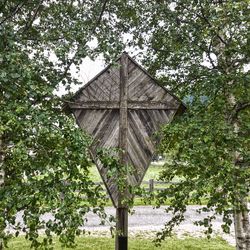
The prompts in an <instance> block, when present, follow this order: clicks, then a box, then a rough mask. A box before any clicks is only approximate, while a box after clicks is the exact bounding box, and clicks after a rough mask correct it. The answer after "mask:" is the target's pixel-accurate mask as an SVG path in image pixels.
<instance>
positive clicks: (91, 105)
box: [68, 101, 120, 109]
mask: <svg viewBox="0 0 250 250" xmlns="http://www.w3.org/2000/svg"><path fill="white" fill-rule="evenodd" d="M68 105H69V107H70V108H71V109H119V108H120V104H119V102H116V101H86V102H81V103H68Z"/></svg>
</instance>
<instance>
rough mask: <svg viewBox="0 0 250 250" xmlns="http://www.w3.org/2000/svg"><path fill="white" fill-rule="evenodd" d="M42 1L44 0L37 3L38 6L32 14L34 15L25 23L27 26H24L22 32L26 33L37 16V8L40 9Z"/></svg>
mask: <svg viewBox="0 0 250 250" xmlns="http://www.w3.org/2000/svg"><path fill="white" fill-rule="evenodd" d="M43 1H44V0H40V2H39V3H38V5H37V7H36V9H35V13H34V15H33V16H32V18H31V20H30V22H27V24H26V26H25V28H24V31H27V30H28V29H29V28H30V27H31V26H32V24H33V22H34V21H35V19H36V16H37V14H38V11H39V8H40V6H41V4H42V3H43Z"/></svg>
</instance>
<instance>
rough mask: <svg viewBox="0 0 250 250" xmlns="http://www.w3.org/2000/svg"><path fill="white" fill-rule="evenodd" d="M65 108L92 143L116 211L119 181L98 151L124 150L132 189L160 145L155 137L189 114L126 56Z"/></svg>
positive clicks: (111, 66) (86, 86)
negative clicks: (183, 115)
mask: <svg viewBox="0 0 250 250" xmlns="http://www.w3.org/2000/svg"><path fill="white" fill-rule="evenodd" d="M124 91H125V92H124ZM67 106H68V108H69V109H70V110H71V112H73V114H74V116H75V118H76V121H77V123H78V125H79V126H80V127H81V128H82V129H83V130H85V131H86V132H87V133H89V134H90V135H91V136H92V137H93V139H94V142H93V146H92V149H91V153H92V156H93V160H94V161H95V163H96V165H97V168H98V170H99V172H100V175H101V176H102V179H103V181H104V183H105V186H106V188H107V191H108V193H109V195H110V197H111V199H112V201H113V204H114V206H115V207H117V206H118V199H119V192H118V188H117V184H116V181H115V178H116V177H115V176H113V177H109V175H108V174H107V171H108V170H107V168H105V167H103V166H102V164H101V163H100V162H98V161H97V160H96V152H97V149H98V148H119V147H120V146H122V148H123V149H124V147H126V148H125V149H126V150H125V151H126V152H125V154H126V155H125V156H124V157H125V158H124V159H125V160H124V161H125V162H126V163H127V164H128V165H129V166H130V167H131V168H132V171H129V173H128V178H127V181H128V185H131V186H137V185H140V183H141V182H142V179H143V177H144V175H145V173H146V171H147V169H148V166H149V164H150V162H151V160H152V157H153V155H154V152H155V149H156V145H157V143H158V142H159V137H158V138H157V137H156V136H155V133H156V132H157V131H159V129H160V127H161V126H162V125H163V124H166V123H169V122H171V120H172V119H173V117H174V116H175V115H176V114H177V113H180V112H181V113H182V112H183V111H184V110H185V107H184V105H183V104H182V103H181V101H180V100H179V99H178V98H177V97H175V96H174V95H173V94H171V93H170V92H169V91H167V90H166V89H165V88H164V87H162V86H160V85H159V84H158V83H157V81H156V80H155V79H154V78H153V77H151V76H150V75H149V74H148V73H147V72H146V71H145V70H144V69H143V68H142V67H141V66H139V65H138V64H137V63H136V62H135V61H134V60H133V59H132V58H131V57H130V56H129V55H128V54H127V53H123V54H122V56H121V57H120V58H119V59H118V60H117V61H116V64H115V65H109V66H108V67H107V68H106V69H104V70H103V71H102V72H101V73H100V74H98V75H97V76H96V77H95V78H93V79H92V80H91V81H90V82H88V83H87V84H86V85H85V86H84V87H83V88H81V89H80V90H79V91H78V92H77V93H76V94H75V95H74V96H73V98H72V99H71V100H70V101H69V102H67ZM122 121H123V122H122ZM124 126H125V127H124ZM124 131H125V132H124ZM121 138H123V139H121ZM124 138H125V139H124ZM124 145H125V146H124Z"/></svg>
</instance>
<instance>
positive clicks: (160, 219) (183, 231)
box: [84, 205, 235, 245]
mask: <svg viewBox="0 0 250 250" xmlns="http://www.w3.org/2000/svg"><path fill="white" fill-rule="evenodd" d="M200 207H201V206H195V205H194V206H188V209H187V212H186V220H185V221H184V222H183V223H182V224H181V225H180V226H179V227H178V228H177V229H176V230H175V234H176V235H177V237H183V236H187V235H190V236H194V237H201V236H203V237H204V234H203V231H204V227H200V226H195V225H194V224H193V222H194V221H196V220H199V219H201V218H204V217H205V216H206V215H208V213H207V214H205V213H202V214H199V213H197V212H196V210H197V209H198V208H200ZM165 208H166V207H161V208H158V209H154V208H152V207H150V206H137V207H135V208H134V211H135V212H134V214H132V215H129V235H131V236H133V235H138V234H139V235H143V236H146V237H149V238H151V237H152V238H153V237H155V233H156V232H157V231H159V230H161V229H162V228H163V226H164V223H165V222H166V221H167V220H169V219H170V218H171V215H170V214H166V213H165ZM106 213H107V214H110V215H115V209H114V208H113V207H107V208H106ZM87 218H88V222H87V224H86V226H85V227H84V228H85V229H86V230H87V231H90V232H91V234H93V235H95V234H97V235H108V234H110V232H109V228H110V226H109V225H99V224H100V219H99V218H98V217H97V216H96V215H95V214H93V213H89V214H88V216H87ZM221 224H222V218H217V219H216V221H215V222H214V223H213V226H214V235H215V236H216V235H219V236H221V237H223V238H224V239H225V240H226V241H227V242H229V243H230V244H231V245H235V239H234V230H233V227H232V228H231V233H230V234H224V233H223V231H222V229H221Z"/></svg>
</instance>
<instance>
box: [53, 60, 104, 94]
mask: <svg viewBox="0 0 250 250" xmlns="http://www.w3.org/2000/svg"><path fill="white" fill-rule="evenodd" d="M104 68H105V62H104V59H103V58H101V57H98V58H96V59H95V61H93V60H91V59H90V58H89V57H86V58H85V59H83V62H82V64H81V65H80V71H79V72H77V70H76V68H75V66H72V67H71V68H70V71H71V73H72V74H73V75H74V77H76V78H77V79H78V80H79V81H80V82H82V85H72V86H71V87H72V88H71V91H72V92H76V91H77V90H78V89H79V88H81V87H82V86H83V85H84V84H86V83H87V82H88V81H90V80H91V79H92V78H93V77H94V76H96V75H97V74H98V73H99V72H100V71H102V70H103V69H104ZM66 93H67V91H66V90H65V89H64V87H63V86H62V85H61V86H59V89H58V90H57V91H56V94H57V95H59V96H62V95H64V94H66Z"/></svg>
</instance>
